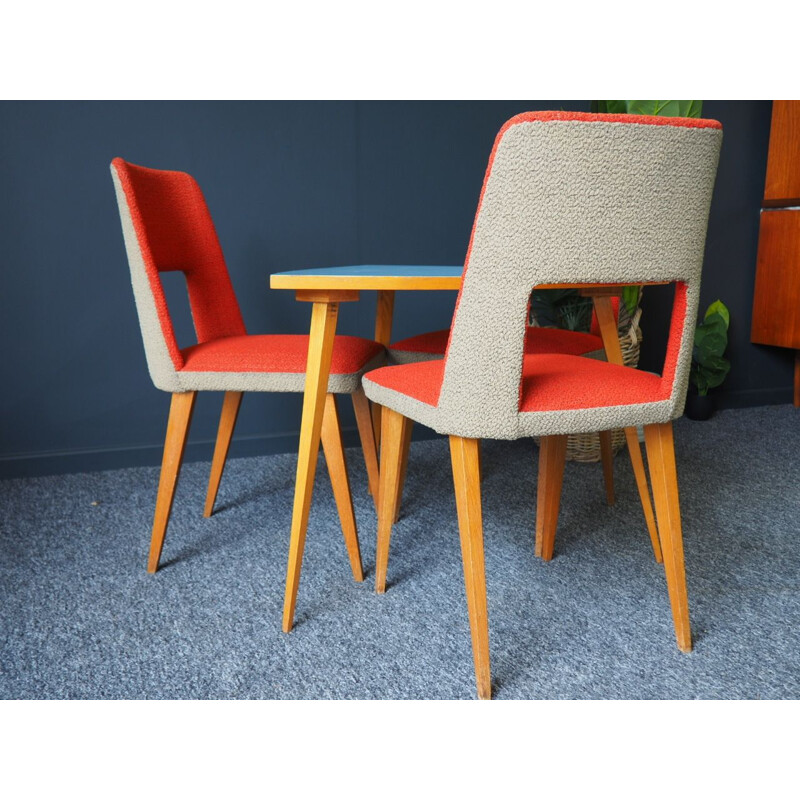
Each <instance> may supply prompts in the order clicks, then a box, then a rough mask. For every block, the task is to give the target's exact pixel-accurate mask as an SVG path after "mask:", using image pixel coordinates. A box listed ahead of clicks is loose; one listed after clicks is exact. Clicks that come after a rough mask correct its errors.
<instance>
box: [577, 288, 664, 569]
mask: <svg viewBox="0 0 800 800" xmlns="http://www.w3.org/2000/svg"><path fill="white" fill-rule="evenodd" d="M592 299H593V301H594V309H595V313H596V314H597V322H598V324H599V326H600V335H601V336H602V338H603V346H604V347H605V350H606V358H607V359H608V362H609V363H610V364H620V365H621V364H623V361H622V348H621V347H620V344H619V331H618V330H617V321H616V319H615V318H614V308H613V306H612V305H611V296H610V295H594V296H593V297H592ZM620 302H622V300H621V299H620ZM625 439H626V441H627V443H628V454H629V455H630V459H631V466H632V467H633V475H634V477H635V478H636V488H637V489H638V490H639V499H640V500H641V501H642V511H643V512H644V519H645V523H646V524H647V531H648V533H649V534H650V543H651V544H652V546H653V554H654V555H655V559H656V561H658V562H659V563H661V560H662V554H661V547H660V545H659V537H658V529H657V528H656V519H655V514H654V513H653V504H652V502H651V501H650V489H649V487H648V485H647V474H646V472H645V469H644V461H643V460H642V448H641V446H640V444H639V432H638V431H637V430H636V428H625Z"/></svg>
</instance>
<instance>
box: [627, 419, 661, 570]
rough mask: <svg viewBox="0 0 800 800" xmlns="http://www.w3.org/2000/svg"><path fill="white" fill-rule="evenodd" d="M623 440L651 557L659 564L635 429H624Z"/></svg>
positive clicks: (651, 514)
mask: <svg viewBox="0 0 800 800" xmlns="http://www.w3.org/2000/svg"><path fill="white" fill-rule="evenodd" d="M625 439H626V440H627V443H628V455H629V456H630V459H631V466H632V467H633V475H634V477H635V478H636V488H637V489H638V490H639V499H640V500H641V502H642V511H643V512H644V521H645V523H646V524H647V532H648V533H649V534H650V544H651V545H652V546H653V555H654V556H655V559H656V561H657V562H658V563H659V564H661V563H662V561H663V560H664V557H663V556H662V554H661V543H660V542H659V540H658V528H657V527H656V518H655V515H654V513H653V504H652V503H651V502H650V489H649V487H648V485H647V472H646V471H645V468H644V460H643V459H642V448H641V447H640V446H639V433H638V431H637V430H636V428H625Z"/></svg>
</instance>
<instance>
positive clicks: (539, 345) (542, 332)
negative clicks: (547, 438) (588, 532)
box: [386, 297, 662, 563]
mask: <svg viewBox="0 0 800 800" xmlns="http://www.w3.org/2000/svg"><path fill="white" fill-rule="evenodd" d="M619 301H620V299H619V297H612V298H611V299H610V302H611V307H612V310H613V313H614V322H615V325H614V331H615V332H614V333H613V334H612V335H617V334H616V323H618V320H619ZM449 338H450V329H449V328H445V329H444V330H440V331H432V332H430V333H422V334H418V335H416V336H411V337H409V338H407V339H401V340H400V341H398V342H394V343H392V344H390V345H389V346H388V347H387V348H386V349H387V352H388V355H389V363H390V364H413V363H415V362H417V361H429V360H432V359H441V358H444V354H445V351H446V350H447V342H448V339H449ZM545 353H553V354H555V353H558V354H561V355H569V356H585V357H586V358H601V359H605V358H606V351H605V346H604V343H603V338H602V336H601V331H600V323H599V321H598V318H597V312H596V310H595V309H594V308H593V309H592V318H591V324H590V328H589V332H588V333H584V332H583V331H568V330H561V329H559V328H545V327H538V326H534V325H529V326H527V328H526V330H525V355H541V354H545ZM609 360H611V359H609ZM598 438H599V441H600V461H601V462H602V465H603V480H604V482H605V487H606V500H607V502H608V504H609V505H614V451H613V447H612V441H611V431H600V432H599V433H598ZM625 439H626V444H627V447H628V453H629V455H630V459H631V466H632V467H633V475H634V479H635V480H636V488H637V490H638V492H639V500H640V502H641V504H642V511H643V513H644V519H645V524H646V526H647V531H648V533H649V535H650V544H651V545H652V547H653V554H654V555H655V559H656V561H657V562H658V563H661V562H662V556H661V546H660V544H659V541H658V529H657V528H656V520H655V515H654V513H653V505H652V503H651V502H650V490H649V487H648V485H647V475H646V472H645V467H644V460H643V459H642V450H641V447H640V446H639V433H638V431H637V430H636V428H626V429H625ZM410 444H411V424H410V423H409V426H408V430H407V432H406V438H405V440H404V441H403V451H402V452H403V456H402V462H401V474H400V489H399V492H398V501H397V502H398V509H397V511H396V512H395V517H397V516H398V514H399V504H400V502H401V501H402V494H403V485H404V483H405V473H406V468H407V464H408V449H409V447H410ZM395 521H396V519H395Z"/></svg>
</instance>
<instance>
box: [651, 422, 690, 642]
mask: <svg viewBox="0 0 800 800" xmlns="http://www.w3.org/2000/svg"><path fill="white" fill-rule="evenodd" d="M644 439H645V445H646V446H647V462H648V464H649V465H650V479H651V481H652V483H653V498H654V500H655V505H656V514H657V515H658V530H659V532H660V533H661V545H662V548H663V552H664V571H665V573H666V576H667V590H668V591H669V601H670V605H671V606H672V619H673V621H674V623H675V637H676V639H677V641H678V649H679V650H683V652H685V653H687V652H689V651H690V650H691V649H692V632H691V627H690V624H689V600H688V596H687V592H686V570H685V568H684V563H683V537H682V534H681V511H680V505H679V502H678V475H677V470H676V467H675V444H674V440H673V435H672V423H671V422H665V423H663V424H661V425H645V427H644Z"/></svg>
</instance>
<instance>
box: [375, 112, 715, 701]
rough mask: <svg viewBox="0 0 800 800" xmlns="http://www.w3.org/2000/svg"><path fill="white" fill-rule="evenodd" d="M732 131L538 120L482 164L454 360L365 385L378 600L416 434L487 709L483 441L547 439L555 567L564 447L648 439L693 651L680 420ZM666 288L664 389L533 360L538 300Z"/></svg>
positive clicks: (623, 119) (544, 468)
mask: <svg viewBox="0 0 800 800" xmlns="http://www.w3.org/2000/svg"><path fill="white" fill-rule="evenodd" d="M721 140H722V130H721V126H720V124H719V123H718V122H715V121H713V120H702V119H681V118H668V117H646V116H635V115H624V114H623V115H606V114H578V113H569V112H540V113H528V114H522V115H519V116H517V117H514V118H513V119H511V120H509V121H508V122H507V123H506V124H505V126H503V128H502V129H501V130H500V133H499V134H498V136H497V139H496V141H495V145H494V149H493V151H492V154H491V157H490V159H489V166H488V168H487V171H486V177H485V179H484V184H483V189H482V192H481V198H480V201H479V204H478V211H477V215H476V218H475V224H474V227H473V232H472V238H471V241H470V246H469V250H468V252H467V258H466V264H465V267H464V279H463V281H462V286H461V291H460V293H459V296H458V301H457V303H456V310H455V314H454V316H453V323H452V326H451V333H450V338H449V342H448V345H447V352H446V354H445V357H444V359H442V360H435V361H420V362H417V363H412V364H404V365H399V366H386V367H382V368H380V369H377V370H374V371H372V372H368V373H367V374H366V375H365V376H364V380H363V383H364V388H365V391H366V394H367V397H368V398H369V399H370V400H372V401H373V402H374V403H378V404H380V405H381V406H382V407H383V410H382V432H381V469H380V490H379V498H380V500H379V505H380V508H379V513H378V539H377V553H376V568H375V588H376V591H378V592H379V593H380V592H383V591H384V590H385V588H386V573H387V567H388V559H389V541H390V537H391V530H392V520H393V515H394V507H395V504H396V499H397V498H396V493H397V490H398V488H399V472H400V458H401V446H402V442H403V439H404V434H405V430H406V428H407V427H408V425H409V420H413V421H415V422H419V423H421V424H423V425H426V426H428V427H430V428H433V429H434V430H435V431H437V432H438V433H441V434H445V435H447V436H449V439H450V454H451V460H452V467H453V482H454V485H455V494H456V508H457V512H458V523H459V530H460V536H461V551H462V556H463V562H464V582H465V587H466V595H467V609H468V613H469V621H470V631H471V636H472V649H473V657H474V662H475V674H476V681H477V688H478V695H479V697H482V698H489V697H490V696H491V674H490V662H489V626H488V612H487V603H486V578H485V568H484V552H483V523H482V518H481V487H480V459H479V453H478V447H479V442H480V439H482V438H487V439H519V438H525V437H534V436H537V437H541V445H540V455H539V478H538V482H539V488H538V494H537V510H536V553H537V554H538V555H541V557H542V558H543V559H545V560H549V559H550V558H551V557H552V554H553V545H554V539H555V529H556V522H557V519H558V510H559V504H560V493H561V483H562V478H563V471H564V456H565V449H566V437H567V435H568V434H571V433H588V432H591V431H604V430H610V429H613V428H620V427H622V428H625V427H632V426H637V425H643V426H644V431H645V444H646V448H647V456H648V462H649V466H650V475H651V480H652V484H653V494H654V498H655V507H656V515H657V519H658V529H659V533H660V536H661V548H662V551H663V555H664V567H665V574H666V582H667V589H668V594H669V598H670V604H671V607H672V616H673V621H674V625H675V633H676V638H677V643H678V647H679V649H680V650H683V651H688V650H689V649H691V644H692V642H691V631H690V625H689V609H688V601H687V591H686V577H685V571H684V559H683V545H682V538H681V520H680V511H679V506H678V485H677V475H676V468H675V453H674V447H673V436H672V420H673V419H675V418H677V417H679V416H680V415H681V414H682V413H683V406H684V402H685V399H686V388H687V384H688V379H689V368H690V364H691V355H692V344H693V338H694V321H695V319H696V317H697V306H698V297H699V293H700V275H701V269H702V262H703V248H704V244H705V236H706V228H707V224H708V212H709V206H710V203H711V194H712V190H713V185H714V179H715V176H716V169H717V161H718V158H719V148H720V144H721ZM563 283H571V284H574V283H583V284H590V285H591V284H594V285H598V284H601V285H622V284H638V283H672V284H674V285H675V299H674V303H673V309H672V317H671V323H670V334H669V340H668V345H667V351H666V357H665V360H664V367H663V371H662V374H661V375H654V374H652V373H649V372H644V371H640V370H636V369H632V368H629V367H625V366H621V365H618V364H613V363H609V362H606V361H600V360H596V359H590V358H582V357H580V356H571V355H563V354H531V355H526V354H525V346H524V345H525V343H524V340H525V331H526V321H527V314H528V299H529V296H530V293H531V290H532V289H533V288H535V287H536V286H540V285H557V284H563Z"/></svg>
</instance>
